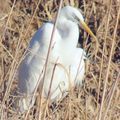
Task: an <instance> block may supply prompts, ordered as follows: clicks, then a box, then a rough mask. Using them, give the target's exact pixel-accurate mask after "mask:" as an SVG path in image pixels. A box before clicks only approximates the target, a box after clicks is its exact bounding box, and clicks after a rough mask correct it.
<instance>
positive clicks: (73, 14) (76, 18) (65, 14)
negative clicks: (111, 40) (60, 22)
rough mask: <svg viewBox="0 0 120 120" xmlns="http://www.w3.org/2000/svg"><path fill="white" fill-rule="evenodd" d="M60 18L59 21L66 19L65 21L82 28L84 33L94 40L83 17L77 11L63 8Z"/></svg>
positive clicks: (69, 7)
mask: <svg viewBox="0 0 120 120" xmlns="http://www.w3.org/2000/svg"><path fill="white" fill-rule="evenodd" d="M60 17H61V19H67V20H71V21H73V22H75V23H76V24H78V25H79V26H80V27H81V28H83V29H84V30H85V31H86V32H88V33H89V34H90V35H91V36H92V37H94V38H95V39H96V37H95V35H94V34H93V32H92V31H91V30H90V28H89V27H88V26H87V24H86V23H85V21H84V18H83V15H82V14H81V12H80V10H79V9H77V8H74V7H72V6H65V7H63V8H62V9H61V12H60Z"/></svg>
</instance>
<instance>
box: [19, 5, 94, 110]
mask: <svg viewBox="0 0 120 120" xmlns="http://www.w3.org/2000/svg"><path fill="white" fill-rule="evenodd" d="M53 26H54V25H53V23H51V22H48V23H44V24H43V25H42V27H41V28H39V29H38V31H37V32H36V33H35V35H34V36H33V38H32V40H31V42H30V45H29V50H28V51H27V53H26V56H25V58H24V60H23V61H22V63H21V64H20V66H19V70H18V88H19V92H20V93H21V94H23V95H24V97H21V98H20V100H19V108H20V111H21V112H24V111H25V110H28V107H30V108H31V107H32V106H33V104H34V101H35V97H32V95H33V92H34V90H35V87H36V86H37V84H38V80H40V84H39V87H40V88H42V87H41V85H42V82H43V79H42V78H43V72H44V70H43V67H44V65H45V60H46V56H47V52H48V47H49V42H50V38H51V34H52V30H53ZM79 26H80V27H82V28H83V29H85V30H86V31H87V32H88V33H89V34H91V35H92V36H93V37H95V36H94V34H93V33H92V32H91V31H90V29H89V28H88V27H87V26H86V24H85V23H84V19H83V16H82V14H81V13H80V12H79V10H78V9H76V8H74V7H71V6H66V7H63V8H62V10H61V12H60V15H59V18H58V24H57V27H56V30H55V33H54V37H53V42H52V46H51V52H50V57H49V61H48V66H47V72H46V77H45V81H44V86H43V94H42V95H43V97H44V98H47V97H48V92H49V89H50V82H51V77H52V74H53V68H54V66H55V63H56V62H57V64H56V68H55V71H54V76H53V80H52V86H51V90H50V99H51V101H55V100H59V99H60V98H61V96H62V95H63V93H64V92H66V91H68V90H69V87H70V86H72V87H75V86H76V85H79V84H81V83H82V80H83V79H84V73H85V63H84V58H85V56H84V55H85V52H84V50H83V49H81V48H77V47H76V46H77V44H78V38H79ZM79 64H80V67H79ZM42 71H43V72H42ZM77 72H78V74H77ZM41 73H42V74H41ZM40 74H41V75H40ZM76 75H77V77H76ZM70 84H71V85H70ZM32 98H33V99H32Z"/></svg>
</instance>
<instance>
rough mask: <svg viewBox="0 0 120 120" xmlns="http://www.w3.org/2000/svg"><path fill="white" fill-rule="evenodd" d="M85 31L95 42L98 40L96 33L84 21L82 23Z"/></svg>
mask: <svg viewBox="0 0 120 120" xmlns="http://www.w3.org/2000/svg"><path fill="white" fill-rule="evenodd" d="M80 23H81V25H82V27H83V29H84V30H85V31H86V32H87V33H88V34H89V35H91V36H92V37H93V38H94V39H95V40H96V39H97V38H96V36H95V35H94V33H93V32H92V31H91V30H90V28H89V27H88V26H87V24H86V23H85V22H84V21H80Z"/></svg>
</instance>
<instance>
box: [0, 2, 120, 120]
mask: <svg viewBox="0 0 120 120" xmlns="http://www.w3.org/2000/svg"><path fill="white" fill-rule="evenodd" d="M0 3H1V4H0V118H1V120H13V119H15V120H18V119H24V118H25V115H21V116H20V115H18V113H17V111H16V110H15V108H14V107H13V106H12V103H14V101H15V99H16V97H15V96H14V95H13V93H15V89H16V86H17V81H16V80H15V79H16V78H15V73H16V70H17V68H18V65H19V63H20V58H21V56H22V55H23V53H24V51H25V49H26V47H27V45H28V43H29V41H30V38H31V37H32V35H33V34H34V33H35V31H36V30H37V29H38V28H39V27H40V26H41V24H42V23H43V22H45V21H48V20H51V19H52V18H54V16H55V14H56V12H57V10H58V5H59V2H58V1H57V0H49V1H47V0H35V1H34V0H22V1H20V0H4V2H3V1H2V0H1V1H0ZM68 4H70V5H74V6H75V7H78V8H80V9H81V10H82V11H83V14H84V16H85V20H86V22H87V23H88V24H89V26H90V27H91V29H92V31H94V33H95V34H96V36H97V39H98V42H99V44H100V46H99V49H98V51H97V53H96V47H95V46H96V45H95V42H92V41H93V40H92V38H90V37H88V36H87V35H86V34H84V36H81V37H80V40H81V38H82V39H83V38H84V39H85V40H86V39H87V40H88V43H89V44H88V45H87V46H86V47H84V48H85V49H86V51H88V54H89V55H90V57H89V60H88V61H87V62H86V63H87V65H86V66H87V71H86V78H85V82H84V84H83V86H82V88H79V89H76V90H74V91H73V93H71V94H69V95H68V96H66V97H65V98H64V99H63V100H61V101H59V102H58V103H55V104H52V105H51V106H50V107H46V105H43V108H41V109H43V115H41V116H42V118H41V119H50V120H56V119H58V120H67V119H70V120H93V119H94V120H101V119H103V120H120V1H119V0H106V1H105V0H91V1H90V0H81V1H80V2H79V1H77V0H64V5H68ZM85 43H86V42H83V46H85ZM38 101H39V98H38ZM37 104H39V102H37V103H36V104H35V106H34V107H33V109H31V110H30V114H28V116H27V119H28V120H37V119H38V116H39V107H38V106H39V105H37ZM53 108H54V109H53Z"/></svg>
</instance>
